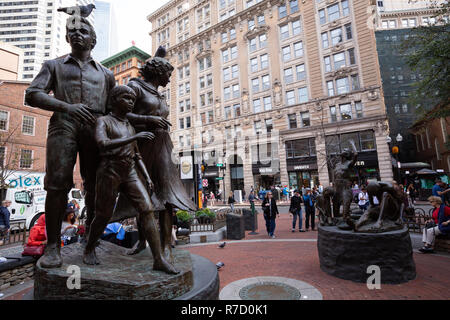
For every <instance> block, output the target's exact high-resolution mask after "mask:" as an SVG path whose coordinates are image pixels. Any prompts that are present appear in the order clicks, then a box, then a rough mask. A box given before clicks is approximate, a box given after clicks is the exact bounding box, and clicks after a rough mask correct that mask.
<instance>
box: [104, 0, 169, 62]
mask: <svg viewBox="0 0 450 320" xmlns="http://www.w3.org/2000/svg"><path fill="white" fill-rule="evenodd" d="M102 1H105V2H109V3H112V4H113V6H114V10H115V13H116V21H117V33H118V39H117V41H118V46H117V47H118V52H120V51H122V50H125V49H127V48H129V47H131V42H132V41H135V42H136V47H138V48H139V49H142V50H144V51H145V52H148V53H149V54H151V55H153V54H154V52H153V51H154V50H153V49H152V44H151V38H150V35H149V32H150V31H151V23H150V22H149V21H148V20H147V16H148V15H149V14H150V13H152V12H154V11H155V10H157V9H158V8H160V7H161V6H163V5H164V4H166V3H167V2H169V1H170V0H102ZM115 53H117V52H112V54H115Z"/></svg>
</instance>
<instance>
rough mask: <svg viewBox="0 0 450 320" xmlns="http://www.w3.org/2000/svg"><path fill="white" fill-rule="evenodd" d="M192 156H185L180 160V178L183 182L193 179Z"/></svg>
mask: <svg viewBox="0 0 450 320" xmlns="http://www.w3.org/2000/svg"><path fill="white" fill-rule="evenodd" d="M192 162H193V161H192V156H184V157H181V158H180V177H181V179H183V180H186V179H193V178H194V170H193V168H194V167H193V164H192Z"/></svg>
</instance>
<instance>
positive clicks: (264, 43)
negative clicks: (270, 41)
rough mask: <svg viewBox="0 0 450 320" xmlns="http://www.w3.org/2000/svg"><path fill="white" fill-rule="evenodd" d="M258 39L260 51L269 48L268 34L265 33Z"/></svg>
mask: <svg viewBox="0 0 450 320" xmlns="http://www.w3.org/2000/svg"><path fill="white" fill-rule="evenodd" d="M258 39H259V48H260V49H262V48H265V47H267V34H265V33H263V34H260V35H259V37H258Z"/></svg>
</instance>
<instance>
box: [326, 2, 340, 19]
mask: <svg viewBox="0 0 450 320" xmlns="http://www.w3.org/2000/svg"><path fill="white" fill-rule="evenodd" d="M327 12H328V22H332V21H334V20H336V19H339V18H340V13H339V4H337V3H336V4H334V5H332V6H329V7H328V8H327Z"/></svg>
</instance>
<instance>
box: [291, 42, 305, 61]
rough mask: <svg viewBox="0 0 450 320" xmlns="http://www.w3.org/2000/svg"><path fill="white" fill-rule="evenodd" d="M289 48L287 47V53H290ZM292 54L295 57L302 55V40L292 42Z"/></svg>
mask: <svg viewBox="0 0 450 320" xmlns="http://www.w3.org/2000/svg"><path fill="white" fill-rule="evenodd" d="M290 51H291V50H290V49H289V55H290ZM294 55H295V57H296V58H300V57H303V42H301V41H300V42H296V43H294Z"/></svg>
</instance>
